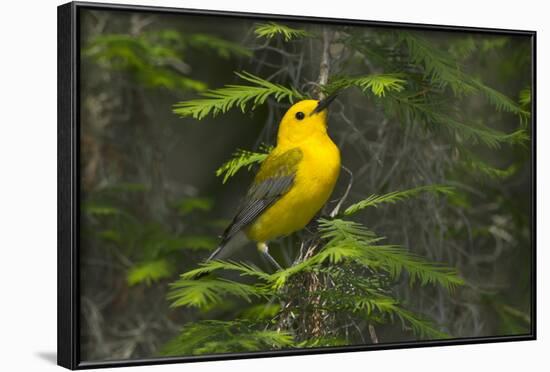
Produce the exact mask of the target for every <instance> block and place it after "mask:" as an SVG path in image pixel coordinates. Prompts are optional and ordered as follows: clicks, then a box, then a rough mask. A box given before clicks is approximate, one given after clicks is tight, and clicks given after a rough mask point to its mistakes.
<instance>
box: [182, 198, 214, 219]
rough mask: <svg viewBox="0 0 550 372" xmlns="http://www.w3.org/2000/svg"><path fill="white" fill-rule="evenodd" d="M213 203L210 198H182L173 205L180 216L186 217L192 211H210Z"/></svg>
mask: <svg viewBox="0 0 550 372" xmlns="http://www.w3.org/2000/svg"><path fill="white" fill-rule="evenodd" d="M213 205H214V202H213V200H212V199H210V198H197V197H195V198H184V199H181V200H180V201H178V202H177V203H176V204H175V207H176V209H177V211H178V213H179V214H181V215H182V216H185V215H188V214H189V213H191V212H193V211H204V212H208V211H209V210H210V209H212V206H213Z"/></svg>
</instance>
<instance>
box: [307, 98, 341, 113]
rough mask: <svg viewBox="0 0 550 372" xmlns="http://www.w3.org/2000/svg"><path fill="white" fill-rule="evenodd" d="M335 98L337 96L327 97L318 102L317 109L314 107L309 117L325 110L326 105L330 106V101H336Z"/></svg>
mask: <svg viewBox="0 0 550 372" xmlns="http://www.w3.org/2000/svg"><path fill="white" fill-rule="evenodd" d="M336 97H337V95H336V94H333V95H331V96H328V97H327V98H325V99H322V100H320V101H319V104H317V107H315V109H314V110H313V112H312V113H311V115H313V114H317V113H319V112H321V111H323V110H324V109H326V108H327V107H328V105H330V104H331V103H332V101H334V100H335V99H336Z"/></svg>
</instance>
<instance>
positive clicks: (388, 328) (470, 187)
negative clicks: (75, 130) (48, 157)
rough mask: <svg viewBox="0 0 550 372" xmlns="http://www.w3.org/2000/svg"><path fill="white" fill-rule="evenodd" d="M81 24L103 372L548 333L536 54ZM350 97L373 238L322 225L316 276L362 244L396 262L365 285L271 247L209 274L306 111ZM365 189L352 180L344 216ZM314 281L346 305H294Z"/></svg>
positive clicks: (520, 40)
mask: <svg viewBox="0 0 550 372" xmlns="http://www.w3.org/2000/svg"><path fill="white" fill-rule="evenodd" d="M81 12H82V13H81V48H82V49H81V95H80V98H81V102H80V104H81V115H80V119H81V144H82V146H81V164H80V167H81V176H82V183H81V200H82V215H81V229H82V231H81V245H80V270H81V271H80V277H81V356H82V359H83V360H105V359H127V358H144V357H151V356H159V355H181V354H201V353H214V352H231V351H254V350H267V349H274V348H286V347H315V346H326V345H348V344H364V343H374V342H398V341H409V340H415V339H419V338H428V339H433V338H440V337H480V336H492V335H510V334H521V333H527V332H529V330H530V327H531V321H530V312H531V309H530V301H531V293H530V288H531V287H530V278H531V267H530V262H531V241H530V212H531V211H530V197H531V195H530V191H531V183H530V176H531V174H530V171H531V170H530V160H531V159H530V134H531V133H530V131H531V128H530V112H529V111H530V107H531V94H530V83H531V60H530V58H531V43H530V40H529V39H528V38H526V37H520V36H503V35H496V34H495V35H492V34H478V33H468V32H453V33H449V32H442V31H430V32H423V31H414V30H410V29H407V30H405V29H403V30H400V29H393V28H374V27H351V26H344V25H342V26H337V25H335V26H331V27H330V28H323V27H322V26H320V25H316V24H308V23H292V22H270V21H261V20H258V21H254V20H247V19H240V18H225V17H214V18H212V17H205V16H198V15H193V16H183V15H170V14H161V13H159V14H149V13H131V12H124V11H109V12H104V11H89V10H86V11H81ZM327 53H328V54H327ZM323 55H328V57H329V59H330V77H329V80H328V82H326V84H323V85H322V86H319V84H318V83H319V71H320V60H321V57H322V56H323ZM336 91H338V92H340V93H339V99H338V101H336V102H335V103H334V104H333V106H332V107H331V113H330V124H329V132H330V134H331V137H332V138H333V139H334V140H335V142H336V143H337V144H338V146H339V147H340V149H341V152H342V161H343V164H344V165H345V166H346V167H348V168H349V169H351V170H352V171H353V174H354V183H353V185H352V188H351V193H350V195H349V197H348V202H347V203H346V205H345V206H344V207H349V206H350V204H351V203H355V202H359V204H356V205H355V207H354V208H352V209H348V210H346V213H344V215H346V216H347V215H350V216H351V215H352V214H353V218H354V220H353V221H346V220H342V219H338V218H337V219H332V220H325V222H321V225H320V226H318V228H319V231H320V232H321V233H322V234H324V237H325V238H324V239H325V240H326V241H327V243H326V245H325V246H324V247H323V249H325V250H324V251H321V253H320V254H317V255H316V256H314V257H313V258H315V257H320V256H321V254H322V253H323V252H325V253H326V252H327V249H330V248H331V244H332V247H333V248H334V247H335V246H338V244H339V242H341V241H347V240H346V239H353V240H354V241H356V242H359V243H360V245H361V247H362V249H363V248H364V249H363V250H362V251H361V252H363V253H364V252H370V253H369V254H379V253H380V249H378V248H380V247H379V246H376V247H375V246H371V245H370V240H369V239H377V238H378V237H382V236H383V237H387V243H388V244H396V245H398V246H399V248H396V249H397V251H395V252H394V251H392V249H393V248H392V249H389V248H388V251H387V252H386V253H387V255H386V256H384V257H385V258H384V259H385V260H386V261H384V262H382V263H380V262H381V259H380V256H369V257H370V258H369V257H363V258H362V259H363V260H366V259H367V258H369V259H370V261H369V265H367V266H366V267H365V265H361V264H360V263H361V262H363V263H364V262H365V261H361V262H360V263H358V262H356V261H353V260H350V261H346V260H347V259H348V258H349V257H348V256H345V252H339V253H338V255H335V254H334V252H335V251H328V253H326V254H325V256H326V258H325V261H316V262H313V261H311V260H310V261H308V260H307V259H306V258H304V257H301V258H302V259H303V261H300V262H298V261H297V257H298V256H302V253H303V252H300V254H299V252H298V251H299V246H300V242H302V241H303V239H305V238H307V237H308V235H307V234H306V233H299V234H293V235H292V236H290V237H287V238H284V239H280V240H279V241H278V242H275V243H273V244H272V245H271V248H272V250H271V251H272V252H273V254H274V255H275V257H276V258H277V259H278V261H279V262H281V264H282V265H283V266H284V267H287V268H288V267H290V269H289V270H294V271H292V272H290V271H288V270H285V271H283V272H282V273H279V274H278V275H277V273H273V269H272V267H270V266H269V263H267V262H264V261H263V260H262V258H261V257H260V256H259V255H258V253H257V252H256V250H255V249H254V248H253V247H252V246H250V247H247V248H246V249H245V250H244V251H243V252H240V253H237V254H236V255H235V256H233V257H232V260H233V261H234V262H232V263H230V262H225V263H214V265H218V266H212V265H211V266H210V267H204V266H203V267H201V266H199V264H200V263H201V262H202V261H203V260H204V259H205V258H206V257H207V256H208V254H209V252H210V251H211V250H212V249H214V248H215V247H216V245H217V236H218V235H219V234H220V233H221V232H222V231H223V229H224V227H225V226H226V225H227V223H228V222H229V220H230V218H231V217H232V213H233V211H234V210H235V208H236V206H237V204H238V202H239V200H240V197H241V196H242V195H243V194H244V192H245V190H246V187H247V186H248V184H249V182H250V181H251V177H252V173H251V172H247V171H245V170H244V169H248V170H254V169H255V167H257V164H258V163H259V162H261V161H262V160H263V159H264V158H265V156H266V155H265V154H266V153H267V152H269V150H270V146H272V145H274V141H275V134H276V130H277V124H278V121H279V120H280V118H281V116H282V114H283V113H284V111H285V110H286V109H287V108H288V106H289V103H290V102H291V101H293V100H297V99H301V98H303V97H307V96H313V97H315V96H318V95H319V94H323V93H331V92H336ZM199 119H200V120H199ZM231 159H232V160H231ZM426 185H432V187H433V190H432V189H429V190H424V189H422V190H420V191H428V192H416V191H415V192H413V193H409V194H397V196H396V194H392V192H394V191H399V190H411V189H412V190H419V189H415V188H418V187H420V188H422V187H423V186H426ZM438 185H446V186H438ZM346 186H347V178H346V174H345V173H342V176H341V179H340V182H339V184H338V186H337V189H336V190H335V196H339V195H342V194H343V193H344V190H345V188H346ZM435 194H439V196H437V195H435ZM412 196H414V197H412ZM335 198H336V197H335ZM361 201H363V202H361ZM392 201H393V202H395V201H399V204H396V205H391V204H387V205H386V204H384V203H388V202H392ZM361 203H362V204H361ZM334 204H335V203H332V204H331V208H332V207H333V206H334ZM379 204H380V205H379ZM382 204H384V205H382ZM367 207H369V208H367ZM370 207H377V208H370ZM323 223H324V225H323ZM367 227H368V230H367ZM371 231H374V232H376V235H374V233H371ZM346 234H348V235H346ZM349 234H351V235H349ZM338 239H340V240H338ZM331 242H332V243H331ZM400 247H405V248H400ZM331 252H332V253H331ZM357 252H358V251H355V253H357ZM348 253H349V252H348ZM355 253H354V254H355ZM363 253H361V254H363ZM331 254H332V255H331ZM392 254H393V255H392ZM388 255H389V256H388ZM373 257H374V258H373ZM388 257H390V258H388ZM310 258H312V257H310ZM398 259H400V260H402V261H400V262H402V263H401V266H400V267H399V268H397V269H396V267H395V265H396V261H395V260H398ZM407 260H408V261H407ZM304 262H306V263H308V262H309V264H311V266H308V264H304ZM344 262H345V264H344ZM419 262H420V263H419ZM293 263H295V264H296V263H297V264H296V265H295V266H294V267H295V268H294V269H293V268H292V264H293ZM436 263H437V264H438V263H444V264H445V265H447V267H449V269H448V270H449V271H447V269H443V268H442V267H440V266H437V265H436ZM415 265H416V266H415ZM418 265H420V266H418ZM434 265H436V266H434ZM197 267H199V269H197ZM419 267H420V268H419ZM434 267H435V269H434ZM302 269H304V270H303V271H304V272H299V271H300V270H302ZM439 269H442V270H443V271H442V272H443V273H445V275H447V274H448V276H445V275H443V276H437V275H439V274H438V272H439V271H438V270H439ZM197 270H206V272H209V273H214V272H216V271H218V270H221V275H218V276H212V274H211V275H210V276H208V278H207V279H206V280H203V279H201V280H194V279H192V277H193V273H196V271H197ZM415 270H416V271H415ZM401 271H403V274H402V275H399V273H400V272H401ZM184 272H185V273H186V274H183V275H182V276H181V277H180V274H181V273H184ZM312 273H314V274H315V275H319V276H318V278H321V279H322V280H329V279H330V280H332V281H334V283H335V284H334V285H333V286H331V287H330V288H328V287H327V288H325V287H317V288H321V289H322V290H321V291H320V293H316V294H313V295H311V294H310V296H313V297H308V296H306V297H305V300H304V302H306V303H300V302H299V301H297V302H296V301H294V302H293V299H295V298H297V297H300V296H302V295H301V294H300V293H302V294H303V293H304V285H305V284H304V283H305V281H304V280H305V279H308V280H310V281H311V280H312V279H314V278H315V277H316V276H312V275H314V274H312ZM434 273H435V274H434ZM243 274H244V275H245V276H244V277H243V276H242V275H243ZM300 275H302V276H300ZM304 275H305V276H304ZM308 275H309V276H308ZM434 275H436V276H435V277H434ZM327 278H328V279H327ZM415 278H416V279H417V284H415V285H411V284H410V282H411V281H414V279H415ZM430 278H432V279H430ZM434 278H435V279H434ZM322 280H321V282H322ZM350 280H351V282H350ZM418 280H419V282H418ZM343 283H351V284H350V285H351V289H350V287H345V286H344V285H343ZM310 284H311V283H309V284H308V285H310ZM419 286H420V287H422V288H420V290H419V288H418V287H419ZM449 287H452V288H454V290H450V291H449V289H450V288H449ZM307 288H311V287H306V289H307ZM452 288H451V289H452ZM266 291H268V295H266ZM373 291H374V292H373ZM342 293H345V294H346V296H343V297H342V296H340V295H341V294H342ZM227 294H230V295H231V296H226V295H227ZM351 294H352V295H353V296H355V297H349V296H350V295H351ZM270 296H271V297H270ZM315 296H316V297H315ZM323 296H326V298H325V297H323ZM338 296H340V297H338ZM373 298H374V299H376V300H377V301H371V300H372V299H373ZM351 299H353V300H354V303H353V309H352V310H353V311H352V310H350V309H351V308H350V306H351V305H350V304H349V303H348V302H349V300H351ZM312 301H313V302H312ZM316 301H317V302H316ZM312 303H313V305H312ZM321 304H322V306H323V308H322V309H321ZM285 305H288V306H287V307H286V308H285ZM290 305H292V306H290ZM402 305H403V306H402ZM289 307H290V309H289ZM311 308H313V310H312V309H311ZM358 309H359V310H360V312H358ZM293 310H294V312H293ZM344 310H346V311H348V310H349V312H350V314H347V313H346V314H344ZM340 312H341V313H342V314H340ZM335 313H338V314H337V315H334V314H335ZM316 316H319V319H317V320H315V319H314V318H315V317H316ZM304 319H309V320H311V319H314V321H315V322H316V323H315V324H316V327H313V328H315V329H312V326H311V325H301V324H298V323H299V321H304V322H305V320H304ZM309 320H308V321H309ZM317 328H319V329H317Z"/></svg>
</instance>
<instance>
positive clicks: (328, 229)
mask: <svg viewBox="0 0 550 372" xmlns="http://www.w3.org/2000/svg"><path fill="white" fill-rule="evenodd" d="M319 231H320V233H321V236H322V237H323V238H324V239H327V240H328V241H327V243H326V244H325V246H324V247H323V248H322V250H321V251H320V252H319V254H318V256H320V260H321V261H324V258H325V257H326V258H327V259H329V261H330V262H331V263H334V264H337V263H340V262H341V261H343V260H345V259H351V260H353V261H355V262H357V263H359V264H362V265H364V266H366V267H369V268H371V269H372V268H379V269H381V270H384V271H385V272H387V273H389V274H390V276H391V277H392V278H393V279H397V278H398V277H399V275H400V274H401V272H402V271H406V272H407V274H408V275H409V282H410V283H411V285H412V284H414V283H415V282H417V281H418V282H419V283H420V284H421V285H422V286H424V285H426V284H436V285H440V286H442V287H444V288H446V289H448V290H452V289H454V288H456V287H457V286H459V285H462V284H464V282H463V280H462V278H460V276H459V275H458V273H457V272H456V270H453V269H450V268H447V267H444V266H440V265H437V264H434V263H431V262H428V261H426V260H425V259H422V258H421V257H418V256H416V255H414V254H412V253H410V252H408V251H407V250H406V249H404V248H402V247H399V246H392V245H377V244H374V243H376V242H377V241H378V240H380V239H379V238H376V235H375V234H374V233H372V232H371V231H369V230H367V229H366V228H364V227H363V226H362V225H361V224H358V223H357V222H353V221H346V220H341V219H334V220H325V219H323V220H320V227H319Z"/></svg>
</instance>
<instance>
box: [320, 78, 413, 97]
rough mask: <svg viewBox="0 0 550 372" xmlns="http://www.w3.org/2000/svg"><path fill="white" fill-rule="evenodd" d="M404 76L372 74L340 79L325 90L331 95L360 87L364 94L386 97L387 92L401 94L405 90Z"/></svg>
mask: <svg viewBox="0 0 550 372" xmlns="http://www.w3.org/2000/svg"><path fill="white" fill-rule="evenodd" d="M403 77H404V74H400V73H394V74H371V75H366V76H361V77H356V78H340V79H336V80H335V81H333V82H331V83H330V84H329V85H328V86H327V87H326V88H325V89H326V91H327V92H329V93H334V92H336V91H339V90H342V89H345V88H349V87H351V86H357V87H359V88H360V89H361V90H362V91H363V92H364V93H367V92H369V91H370V92H372V94H374V95H375V96H376V97H384V96H385V95H386V92H401V91H402V90H403V89H405V84H406V82H407V81H406V80H404V79H403Z"/></svg>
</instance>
